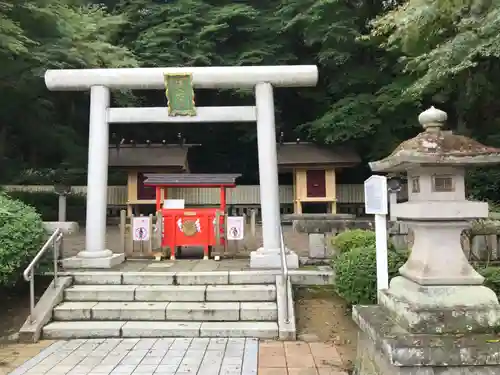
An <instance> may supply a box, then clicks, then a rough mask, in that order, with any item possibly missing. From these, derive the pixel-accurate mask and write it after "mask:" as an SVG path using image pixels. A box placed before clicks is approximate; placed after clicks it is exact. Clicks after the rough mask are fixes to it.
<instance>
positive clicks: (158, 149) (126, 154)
mask: <svg viewBox="0 0 500 375" xmlns="http://www.w3.org/2000/svg"><path fill="white" fill-rule="evenodd" d="M190 146H193V145H182V146H181V145H179V144H167V145H164V144H150V145H147V144H137V145H131V144H125V145H120V147H117V146H114V145H110V146H109V166H110V167H122V168H131V167H167V168H179V169H182V170H184V169H186V168H187V155H188V151H189V148H190Z"/></svg>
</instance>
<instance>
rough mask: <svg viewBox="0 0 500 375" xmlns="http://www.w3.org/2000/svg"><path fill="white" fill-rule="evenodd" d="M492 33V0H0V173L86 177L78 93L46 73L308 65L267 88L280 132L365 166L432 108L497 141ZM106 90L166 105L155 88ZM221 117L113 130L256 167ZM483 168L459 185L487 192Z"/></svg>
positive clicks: (243, 141)
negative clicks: (303, 75)
mask: <svg viewBox="0 0 500 375" xmlns="http://www.w3.org/2000/svg"><path fill="white" fill-rule="evenodd" d="M96 4H97V5H96ZM262 25H265V26H264V27H263V26H262ZM499 31H500V7H499V5H498V2H496V1H486V0H462V1H452V0H406V1H403V0H393V1H383V0H376V1H371V0H370V1H368V0H359V1H346V0H255V1H252V2H248V1H247V2H241V1H239V2H234V1H229V0H182V1H181V0H171V1H158V0H105V1H102V2H97V1H92V0H19V1H7V0H0V65H1V66H2V71H1V72H0V101H1V102H2V106H0V171H2V173H1V174H0V178H1V179H2V180H3V181H2V182H5V183H9V182H11V181H12V180H13V179H14V178H15V177H18V176H17V174H18V171H19V170H24V169H28V168H33V169H36V170H42V169H44V168H51V169H54V168H55V166H57V165H59V164H61V163H62V162H64V161H65V162H68V163H69V164H70V165H71V167H72V168H75V169H83V172H84V173H83V174H81V176H84V175H85V171H84V168H85V165H86V158H87V138H88V96H87V95H85V94H83V93H81V92H76V93H71V92H67V93H49V92H47V90H46V88H45V85H44V82H43V78H42V77H43V73H44V71H45V70H46V69H47V68H97V67H134V66H147V67H161V66H166V67H168V66H231V65H236V66H245V65H275V64H288V65H292V64H293V65H297V64H316V65H317V66H318V67H319V81H318V85H317V87H315V88H296V89H286V90H282V89H276V90H275V93H276V100H275V102H276V123H277V127H278V128H279V131H283V132H284V134H285V138H286V140H287V141H290V140H294V139H295V138H296V137H297V136H298V137H301V138H302V139H305V138H309V140H311V141H314V142H318V143H326V144H332V145H335V146H336V145H339V144H344V143H346V144H347V145H348V146H349V147H353V148H354V149H357V150H358V151H359V152H360V154H361V155H362V157H363V159H364V161H367V160H370V159H371V160H373V159H376V158H380V157H385V156H387V155H388V154H389V153H390V152H391V151H392V150H393V149H394V147H395V146H396V145H397V144H398V143H400V142H401V141H402V140H404V139H407V138H409V137H412V136H414V135H415V134H416V133H417V132H419V131H420V130H421V128H420V126H419V125H418V121H417V115H418V113H419V112H420V111H421V110H422V109H424V107H427V106H429V105H430V104H433V105H436V106H438V107H440V108H441V109H443V110H446V111H447V112H448V114H449V119H450V120H449V125H450V127H451V128H452V129H453V130H457V131H458V132H460V133H463V134H467V135H471V136H473V137H474V138H477V139H479V140H480V141H482V142H484V143H486V144H491V145H493V146H500V136H499V134H500V132H499V129H500V111H499V110H498V108H500V102H499V101H500V85H499V84H498V80H497V79H496V77H498V76H499V75H500V59H499V58H498V57H500V32H499ZM112 99H113V102H114V103H113V106H118V105H119V106H126V105H128V104H131V103H133V104H134V105H139V106H164V105H165V97H164V95H159V94H158V93H156V92H148V93H144V92H141V91H134V92H116V91H115V92H113V98H112ZM196 102H197V103H196V104H197V105H199V106H210V105H217V106H220V105H253V104H254V99H253V93H252V92H251V90H210V91H209V90H198V91H197V92H196ZM220 125H221V124H204V125H203V127H198V126H196V125H190V126H182V127H181V128H179V127H177V126H172V127H168V128H165V127H160V126H157V125H154V124H144V125H143V126H138V127H120V128H114V129H112V131H117V129H118V130H119V131H120V134H119V135H118V137H117V139H118V140H121V139H122V138H124V139H126V140H128V141H129V140H131V139H134V140H135V141H138V142H139V141H140V142H143V141H146V140H148V139H149V140H153V141H156V142H158V141H162V140H163V139H165V140H166V141H167V142H172V141H175V140H176V139H177V138H176V136H177V133H179V132H180V131H182V134H183V136H185V138H186V140H187V141H188V142H189V143H203V147H201V148H199V150H200V151H199V152H200V154H201V153H204V154H203V155H202V156H199V157H198V159H196V160H199V161H200V164H202V165H201V166H200V169H202V171H203V172H209V171H210V172H218V173H221V172H242V173H244V174H245V177H247V176H255V175H256V174H257V173H256V168H257V163H256V159H257V157H256V147H255V144H254V143H253V142H255V137H256V134H255V127H251V126H248V125H247V124H240V125H235V126H232V127H231V128H230V129H229V128H227V126H220ZM41 140H43V142H41ZM234 140H238V142H234ZM221 145H222V146H221ZM233 145H235V146H233ZM242 149H244V150H245V152H242ZM196 152H197V151H195V150H194V149H193V154H195V153H196ZM241 155H248V156H245V157H242V156H241ZM194 164H196V163H194V162H193V165H194ZM491 171H493V172H491V173H490V172H478V173H482V176H480V175H479V174H476V177H474V178H470V179H469V180H470V184H469V187H470V189H471V191H472V194H473V195H474V196H477V197H481V199H482V198H487V199H489V200H493V201H500V197H499V196H498V195H499V194H498V191H500V189H498V186H497V185H498V182H497V181H499V179H498V178H496V177H495V175H497V174H498V171H497V170H496V169H495V170H491ZM81 176H80V177H78V181H81V180H82V179H83V180H85V179H84V177H81ZM364 177H365V176H359V181H362V180H363V179H364ZM252 178H253V177H252ZM339 182H340V181H339ZM82 183H83V184H84V183H85V181H83V182H79V184H82Z"/></svg>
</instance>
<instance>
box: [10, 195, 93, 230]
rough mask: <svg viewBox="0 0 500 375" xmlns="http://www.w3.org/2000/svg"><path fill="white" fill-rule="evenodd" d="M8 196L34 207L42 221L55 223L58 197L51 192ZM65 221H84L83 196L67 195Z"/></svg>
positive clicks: (84, 207) (84, 203)
mask: <svg viewBox="0 0 500 375" xmlns="http://www.w3.org/2000/svg"><path fill="white" fill-rule="evenodd" d="M8 195H9V196H10V197H12V198H14V199H18V200H20V201H22V202H24V203H26V204H27V205H30V206H32V207H34V208H35V209H36V210H37V212H38V213H39V214H40V215H41V217H42V219H43V220H44V221H57V216H58V206H59V197H58V196H57V194H56V193H53V192H26V191H13V192H9V193H8ZM66 204H67V206H66V220H68V221H78V222H83V221H84V220H85V209H86V199H85V196H84V195H78V194H69V195H68V196H67V199H66Z"/></svg>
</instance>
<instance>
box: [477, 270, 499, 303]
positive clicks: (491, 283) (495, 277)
mask: <svg viewBox="0 0 500 375" xmlns="http://www.w3.org/2000/svg"><path fill="white" fill-rule="evenodd" d="M477 271H478V272H479V273H480V274H481V276H483V277H484V286H486V287H488V288H490V289H492V290H493V291H494V292H495V294H496V295H497V296H500V267H493V266H492V267H486V268H479V269H477Z"/></svg>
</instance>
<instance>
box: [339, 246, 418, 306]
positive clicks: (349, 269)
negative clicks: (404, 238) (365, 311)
mask: <svg viewBox="0 0 500 375" xmlns="http://www.w3.org/2000/svg"><path fill="white" fill-rule="evenodd" d="M408 255H409V252H408V251H407V250H390V251H388V259H387V261H388V266H389V279H390V278H392V277H394V276H397V275H398V270H399V268H400V267H401V266H402V265H403V264H404V263H405V262H406V260H407V259H408ZM333 267H334V269H335V286H336V290H337V293H338V294H339V295H340V296H341V297H342V298H344V299H345V300H346V301H347V302H348V303H349V304H351V305H356V304H375V303H377V265H376V250H375V246H368V247H358V248H356V249H352V250H351V251H347V252H344V253H342V254H340V255H339V256H338V257H337V258H336V259H335V261H334V264H333Z"/></svg>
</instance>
